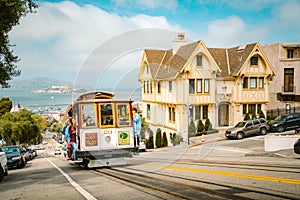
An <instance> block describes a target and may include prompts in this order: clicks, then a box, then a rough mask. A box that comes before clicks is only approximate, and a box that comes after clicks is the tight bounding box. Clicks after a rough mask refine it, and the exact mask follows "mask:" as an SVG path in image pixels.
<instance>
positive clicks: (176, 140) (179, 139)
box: [170, 133, 183, 146]
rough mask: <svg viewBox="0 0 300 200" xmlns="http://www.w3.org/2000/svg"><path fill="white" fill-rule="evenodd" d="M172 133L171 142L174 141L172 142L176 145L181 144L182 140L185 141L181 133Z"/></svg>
mask: <svg viewBox="0 0 300 200" xmlns="http://www.w3.org/2000/svg"><path fill="white" fill-rule="evenodd" d="M171 135H172V137H171V142H172V144H173V145H174V146H175V145H178V144H180V142H182V141H183V137H182V136H180V135H177V134H176V133H173V134H172V133H170V136H171Z"/></svg>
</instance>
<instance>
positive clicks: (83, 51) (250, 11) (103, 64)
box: [10, 0, 300, 90]
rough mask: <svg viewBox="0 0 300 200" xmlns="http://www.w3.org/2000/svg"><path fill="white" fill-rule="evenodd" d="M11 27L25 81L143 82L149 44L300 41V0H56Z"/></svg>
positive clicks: (105, 85)
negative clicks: (140, 76) (179, 38)
mask: <svg viewBox="0 0 300 200" xmlns="http://www.w3.org/2000/svg"><path fill="white" fill-rule="evenodd" d="M36 3H37V4H39V8H38V9H37V12H36V13H30V14H28V15H27V16H26V17H24V18H22V19H21V21H20V24H19V25H18V26H16V27H14V28H13V30H12V31H11V32H10V40H11V44H15V45H16V46H14V47H12V48H13V50H14V53H15V55H17V56H18V57H19V58H20V59H21V61H20V62H19V63H18V69H20V70H21V76H20V77H17V78H15V79H18V80H20V79H21V80H24V79H32V78H36V77H47V78H53V79H57V80H63V81H69V82H72V83H73V85H74V86H76V85H88V86H90V87H92V88H94V89H104V88H112V89H116V88H120V89H121V88H124V89H125V88H130V89H132V90H135V89H138V88H139V87H140V84H139V83H138V73H139V69H140V64H141V59H142V52H143V50H144V49H171V48H172V41H173V40H174V39H175V38H176V36H177V33H178V32H184V33H185V36H186V39H187V43H189V42H192V41H198V40H202V41H203V42H204V43H205V45H206V46H207V47H219V48H226V47H235V46H239V45H244V44H247V43H253V42H258V43H260V44H261V45H264V44H270V43H277V42H297V43H299V42H300V23H299V19H300V12H299V10H300V1H299V0H251V1H249V0H219V1H217V0H168V1H163V0H73V1H61V0H49V1H43V0H39V1H36Z"/></svg>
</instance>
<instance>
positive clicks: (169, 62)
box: [145, 42, 199, 79]
mask: <svg viewBox="0 0 300 200" xmlns="http://www.w3.org/2000/svg"><path fill="white" fill-rule="evenodd" d="M198 44H199V42H194V43H191V44H188V45H184V46H182V47H180V48H179V49H178V51H177V53H176V54H175V55H173V53H172V49H171V50H149V49H147V50H145V54H146V57H147V61H148V64H149V68H150V71H151V75H152V77H153V78H154V79H172V78H175V77H176V76H177V74H178V73H179V72H180V71H181V70H182V68H183V67H184V66H185V64H186V62H187V61H188V59H189V58H190V56H191V54H192V53H193V51H194V50H195V48H196V47H197V45H198Z"/></svg>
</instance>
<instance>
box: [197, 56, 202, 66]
mask: <svg viewBox="0 0 300 200" xmlns="http://www.w3.org/2000/svg"><path fill="white" fill-rule="evenodd" d="M197 66H202V55H197Z"/></svg>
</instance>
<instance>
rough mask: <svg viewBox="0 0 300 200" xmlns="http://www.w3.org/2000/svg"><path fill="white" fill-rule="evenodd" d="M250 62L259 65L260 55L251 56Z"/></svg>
mask: <svg viewBox="0 0 300 200" xmlns="http://www.w3.org/2000/svg"><path fill="white" fill-rule="evenodd" d="M250 63H251V65H257V64H258V57H257V56H253V57H251V59H250Z"/></svg>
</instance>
